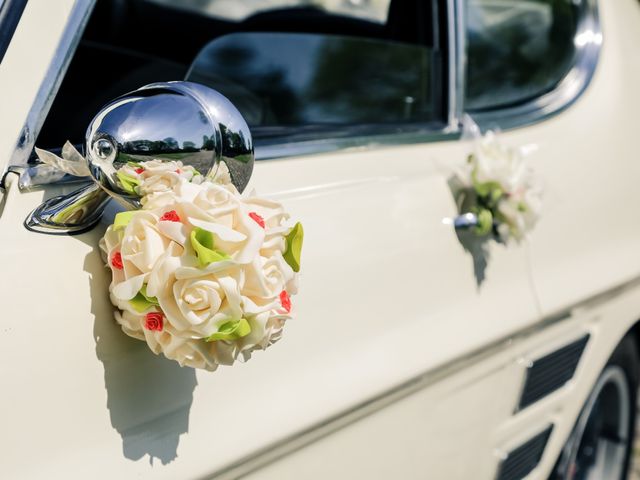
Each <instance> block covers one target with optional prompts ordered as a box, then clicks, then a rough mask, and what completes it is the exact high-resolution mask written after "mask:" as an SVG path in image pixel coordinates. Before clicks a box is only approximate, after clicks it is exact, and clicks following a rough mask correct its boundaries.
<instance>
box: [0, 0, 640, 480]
mask: <svg viewBox="0 0 640 480" xmlns="http://www.w3.org/2000/svg"><path fill="white" fill-rule="evenodd" d="M44 3H46V2H44ZM42 4H43V2H29V5H28V6H27V9H26V10H25V13H24V15H23V20H22V22H29V23H24V24H23V23H22V22H21V24H20V26H19V29H18V31H17V32H16V37H15V38H14V41H18V40H20V39H22V40H20V41H21V42H23V41H24V35H26V33H24V32H25V31H27V30H26V29H27V28H36V27H34V26H33V25H38V22H40V21H43V20H42V19H41V16H43V15H45V14H46V12H48V10H46V8H45V7H42V6H41V5H42ZM34 5H36V6H40V7H41V8H42V9H38V10H36V7H35V6H34ZM64 5H67V7H68V8H70V5H71V2H68V3H65V4H64ZM600 6H601V15H602V22H603V30H604V32H605V43H604V44H603V48H602V55H601V63H600V65H599V67H598V71H597V72H596V76H595V77H594V79H593V83H592V85H591V86H590V87H589V88H588V89H587V91H586V92H585V94H584V95H583V96H582V97H581V99H580V100H579V101H578V102H576V104H575V105H573V106H572V107H571V108H570V109H568V110H567V111H565V112H564V113H562V114H560V115H558V116H556V117H554V118H552V119H550V120H547V121H545V122H543V123H540V124H537V125H533V126H530V127H527V128H522V129H518V130H513V131H509V132H505V133H504V134H503V135H502V139H503V140H504V141H505V142H506V143H508V144H510V145H514V146H518V145H523V144H531V143H535V144H537V145H538V147H539V149H538V151H537V152H536V153H535V156H534V157H533V160H532V162H533V167H534V168H535V169H536V172H538V173H539V174H540V175H541V177H542V178H543V180H544V181H545V183H546V185H547V197H546V207H545V211H544V213H543V216H542V218H541V220H540V222H539V225H538V226H537V227H536V230H535V231H534V232H533V234H532V236H531V238H530V239H529V240H527V241H525V242H523V243H521V244H515V243H513V244H509V245H501V244H498V243H493V244H491V245H490V247H489V248H490V259H489V264H488V267H487V271H486V280H485V281H484V282H483V283H482V284H481V285H480V286H479V285H478V283H477V280H476V277H475V275H474V270H473V259H472V257H471V256H470V255H469V253H468V252H466V251H465V250H464V248H463V247H462V245H461V244H460V242H459V241H458V238H457V237H456V234H455V232H454V231H453V229H452V227H451V226H450V225H446V224H445V223H443V219H445V218H451V217H453V216H455V215H456V214H457V211H456V206H455V204H454V201H453V198H452V195H451V192H450V191H449V186H448V184H447V179H448V177H449V176H450V175H451V172H452V169H453V168H454V167H455V166H456V165H460V164H461V163H462V162H464V160H465V158H466V155H467V154H468V153H469V151H470V148H471V145H470V144H469V143H468V142H457V141H447V142H434V143H425V144H416V145H411V146H391V147H390V146H386V147H375V148H374V147H373V146H369V148H362V149H353V150H348V151H341V152H336V153H326V154H322V155H315V156H314V155H310V156H304V157H298V158H290V159H286V160H270V161H264V162H258V163H257V165H256V169H255V172H254V177H253V179H252V186H253V187H255V188H256V189H257V190H258V191H259V193H261V194H266V195H268V196H272V197H274V198H277V199H280V200H282V201H283V202H284V204H285V206H286V207H287V208H288V210H289V211H290V212H291V214H292V216H293V217H294V218H298V219H300V220H301V221H302V222H303V223H304V225H305V233H306V239H305V247H304V251H303V259H302V260H303V269H302V278H301V292H300V294H299V295H297V296H296V297H294V299H293V300H294V305H295V308H296V317H295V318H294V319H293V320H291V321H290V322H289V323H288V324H287V326H286V328H285V332H284V337H283V339H282V340H281V341H280V342H279V343H278V344H276V345H274V346H273V347H271V348H270V349H268V350H267V351H266V352H257V353H256V354H255V358H253V359H252V360H251V361H250V362H248V363H246V364H239V365H235V366H234V367H232V368H228V367H221V368H220V369H219V370H218V371H216V372H214V373H209V372H200V371H197V372H196V371H194V370H191V369H186V368H180V367H178V366H177V364H175V363H173V362H170V361H168V360H165V359H164V358H162V357H157V356H154V355H153V354H152V353H151V352H150V351H149V350H148V349H147V347H146V346H145V345H144V343H142V342H139V341H136V340H133V339H130V338H128V337H126V336H125V335H124V333H122V332H121V331H120V329H119V327H118V326H117V325H116V324H115V322H114V320H113V317H112V307H111V305H110V303H109V300H108V294H107V286H108V282H109V272H108V270H107V269H106V268H105V266H104V264H103V261H102V259H101V257H100V254H99V251H98V248H97V243H98V240H99V238H100V235H101V234H102V232H103V231H104V228H105V226H106V224H107V223H108V222H109V220H110V219H112V218H113V214H114V209H113V208H112V209H111V210H110V212H109V213H108V215H106V216H105V218H104V220H103V223H102V224H101V225H99V226H98V227H97V228H96V229H94V230H92V231H90V232H87V233H85V234H82V235H79V236H74V237H67V236H46V235H39V234H36V233H33V232H29V231H27V230H26V229H25V228H23V225H22V223H23V221H24V219H25V218H26V216H27V215H28V213H29V212H30V211H31V210H32V209H33V208H35V207H36V206H37V205H39V204H40V202H41V201H42V200H43V199H44V198H49V197H51V196H53V195H56V194H59V193H61V192H68V191H70V189H71V188H73V187H70V186H68V187H54V186H48V187H45V188H43V189H40V190H33V191H22V192H21V191H19V190H18V188H17V184H16V183H17V182H16V178H17V177H16V176H15V175H10V176H9V180H8V188H7V191H6V194H5V198H4V199H3V201H4V205H3V209H2V214H1V216H0V246H1V248H0V264H1V265H2V268H3V273H4V276H3V278H4V280H3V282H2V287H1V288H0V303H1V305H2V314H1V315H0V333H1V334H0V352H2V354H0V355H2V357H1V358H2V362H1V363H0V376H1V378H2V379H3V391H4V392H5V393H4V394H3V395H2V396H0V408H1V409H2V411H4V412H5V419H4V421H3V433H4V438H5V440H4V441H3V442H2V451H3V460H4V461H3V468H4V472H5V474H6V475H7V476H8V477H18V476H19V477H22V478H24V477H41V476H45V475H48V476H51V475H52V473H53V474H58V473H60V474H62V473H64V474H65V477H67V478H73V477H76V478H82V477H86V476H89V475H91V476H92V477H94V478H112V477H116V476H126V477H132V476H137V477H140V478H146V477H151V476H153V477H154V478H176V477H180V478H186V477H203V476H208V475H212V474H214V473H215V472H218V471H222V470H223V469H225V468H226V467H227V466H229V465H232V464H234V463H237V462H239V465H240V467H239V469H237V470H233V471H231V470H229V471H228V472H227V473H225V475H228V476H229V477H230V478H233V477H234V475H235V473H234V472H236V473H237V472H241V473H243V474H244V473H247V472H248V471H249V470H253V469H254V468H258V467H260V466H262V465H261V464H255V465H248V466H247V468H246V469H245V470H244V471H243V470H242V461H243V459H245V458H250V457H251V456H252V452H256V451H262V452H263V453H262V454H264V452H268V451H269V449H270V448H271V446H272V445H275V444H277V442H280V441H283V440H285V441H287V439H289V440H288V441H289V443H286V444H284V447H283V454H286V453H288V451H293V450H295V449H297V448H300V447H303V446H304V444H305V443H308V442H306V441H303V440H300V441H298V443H296V439H297V438H300V435H301V432H312V431H314V430H318V431H319V429H320V428H321V427H322V426H323V425H324V426H326V425H327V424H329V425H330V426H331V425H334V423H330V422H332V421H333V420H332V419H336V418H341V415H346V414H347V412H352V411H354V409H355V410H358V409H361V408H362V409H363V410H364V409H365V407H366V405H367V404H368V402H372V399H376V398H383V397H382V396H384V395H385V394H386V393H385V392H393V391H398V389H401V388H404V387H403V385H405V386H406V385H407V384H410V383H411V382H413V381H416V382H417V385H420V386H422V387H423V388H422V389H419V390H418V391H411V392H409V390H410V389H409V390H407V394H406V395H404V394H403V395H399V397H398V399H397V402H396V403H393V404H390V403H385V402H382V401H381V402H380V408H377V407H376V408H374V409H372V410H371V411H370V412H369V414H368V415H367V416H364V415H363V416H361V417H357V418H356V417H354V419H353V422H352V423H348V422H347V423H345V424H339V422H336V423H335V428H333V427H332V428H328V429H327V431H326V432H325V433H323V434H322V435H329V434H330V435H329V436H327V437H326V438H324V439H322V440H318V441H317V442H316V443H314V444H312V445H310V446H308V447H304V448H302V449H301V450H298V451H297V453H293V454H291V455H290V456H288V457H285V458H284V459H282V460H279V461H276V462H275V463H273V465H272V466H270V467H267V469H266V470H264V471H258V472H256V473H255V474H254V475H255V478H300V477H297V474H298V473H299V472H304V473H305V478H313V477H315V478H325V477H326V476H328V475H333V476H340V475H341V474H344V475H343V476H346V477H351V476H355V474H359V475H361V474H366V473H368V474H370V475H372V476H378V478H384V477H385V476H386V475H385V474H386V473H389V472H394V473H395V474H396V476H399V477H402V478H424V472H425V470H426V471H427V472H428V473H429V474H430V476H431V475H433V476H434V478H452V479H455V478H469V474H470V473H474V472H475V473H477V474H478V475H479V477H477V478H491V476H492V475H493V472H494V471H495V468H496V465H497V463H498V461H499V458H500V453H501V452H504V451H508V450H509V449H510V448H511V447H512V446H517V444H518V443H519V442H521V441H524V440H526V439H527V438H529V437H530V435H533V434H535V433H536V432H538V431H540V430H541V429H542V428H544V427H545V426H546V425H548V424H549V422H552V423H554V425H555V427H554V432H553V434H552V436H551V438H550V440H549V448H548V449H547V452H546V454H545V457H544V458H543V463H542V464H541V466H540V468H539V469H538V470H536V471H535V472H534V474H533V476H532V478H544V476H546V474H548V472H549V471H550V469H551V467H552V465H553V463H554V462H555V458H556V457H557V454H558V452H559V450H560V447H561V445H562V444H563V443H564V441H565V439H566V437H567V436H568V433H569V431H570V429H571V427H572V424H573V419H575V418H576V416H577V413H578V411H579V409H580V407H581V405H582V402H584V399H585V398H586V397H587V395H588V392H589V390H590V388H591V386H592V385H593V382H594V381H595V378H596V377H597V374H598V372H599V369H600V368H601V367H602V365H604V363H605V362H606V359H607V358H608V355H609V354H610V352H611V351H612V349H613V348H614V347H615V345H616V343H617V342H618V341H619V339H620V338H621V336H622V335H624V333H625V331H626V330H627V329H628V328H629V327H630V326H631V325H632V324H633V323H634V321H635V320H636V319H637V317H638V313H639V312H640V305H639V304H638V303H639V302H638V300H637V299H638V298H640V296H639V295H638V293H639V290H638V287H637V285H636V284H635V283H633V281H634V278H636V276H638V275H639V274H640V254H639V253H638V249H637V248H634V247H636V245H637V243H638V240H639V238H638V234H639V233H640V232H639V231H638V229H637V228H636V227H635V225H636V224H635V220H634V217H633V215H634V205H636V204H637V203H638V198H637V196H638V193H637V192H638V190H637V189H635V188H634V186H635V183H636V178H640V177H638V174H640V171H638V170H639V169H640V167H639V166H637V165H636V164H635V162H634V159H636V158H637V152H636V150H637V149H636V148H635V147H634V145H633V142H630V141H629V139H630V138H631V139H632V138H634V133H635V132H634V125H636V124H637V122H635V112H634V108H630V107H633V105H636V106H638V105H640V101H639V100H640V99H639V98H638V95H639V94H638V92H637V89H636V88H635V85H638V84H640V68H639V63H638V62H639V59H638V57H637V55H636V56H634V52H633V50H630V49H632V48H633V46H634V44H633V43H632V42H633V39H634V38H635V37H637V32H638V31H640V28H638V27H640V9H639V8H638V5H637V2H635V1H634V0H625V1H621V2H615V4H614V2H601V3H600ZM33 16H36V17H38V18H39V20H38V22H36V20H34V19H32V18H31V17H33ZM54 23H55V22H54ZM62 23H64V22H61V23H60V24H62ZM56 25H58V23H56ZM54 30H55V29H53V27H52V30H51V31H52V32H54ZM20 32H23V33H20ZM19 35H22V37H21V36H19ZM43 35H44V34H43ZM53 35H54V33H52V37H50V38H49V37H46V38H45V37H44V36H43V37H41V38H42V39H43V41H47V38H48V40H49V41H51V42H54V40H53V39H54V38H55V37H54V36H53ZM636 43H637V42H636ZM30 48H31V47H30ZM47 48H49V47H47ZM30 51H31V50H30V49H29V48H28V47H27V46H26V44H25V43H18V44H16V46H15V47H14V45H13V44H12V46H11V48H10V49H9V51H8V53H7V58H9V55H13V56H14V57H13V58H14V59H16V58H19V55H21V56H24V55H27V54H28V53H29V52H30ZM47 51H48V52H49V53H48V55H51V54H52V50H47ZM41 53H42V56H40V54H38V57H37V58H34V62H36V61H37V62H38V64H39V65H40V64H42V63H43V62H45V60H43V59H44V58H46V56H45V53H46V51H45V50H43V52H41ZM38 59H39V60H38ZM14 61H17V60H14ZM22 62H24V60H22ZM6 65H9V66H11V65H13V67H12V70H11V71H9V70H8V68H6V69H3V68H5V62H3V64H2V66H1V67H0V86H2V87H3V91H11V92H16V93H15V96H16V97H21V98H16V99H14V100H13V101H12V102H13V103H12V104H11V106H12V108H14V109H15V110H12V111H14V112H16V119H12V120H11V121H9V120H6V119H5V117H6V116H5V115H3V116H2V119H3V120H2V122H4V123H0V142H1V143H0V152H2V154H3V155H4V157H3V158H2V159H1V160H0V162H2V161H5V159H6V158H7V155H8V156H10V154H11V150H12V148H13V146H14V143H12V142H14V140H12V136H14V137H15V136H17V135H18V134H19V130H20V126H21V125H22V123H23V122H21V121H19V120H18V118H24V117H26V115H27V112H28V109H29V105H30V103H29V102H30V101H32V100H33V95H35V92H36V91H37V88H38V87H37V86H35V84H34V85H31V82H25V84H24V85H23V84H21V83H20V82H19V78H20V77H19V76H18V74H16V73H14V72H15V71H20V68H19V67H20V65H23V63H20V65H18V63H13V64H12V63H9V64H6ZM22 71H24V70H22ZM39 72H40V71H39ZM43 75H44V73H42V72H40V73H38V72H34V82H35V78H42V76H43ZM23 97H24V98H23ZM5 152H6V155H5ZM250 188H251V187H250ZM567 225H570V226H571V228H570V229H568V228H567ZM629 281H632V284H628V283H627V282H629ZM619 285H627V286H628V285H631V286H629V288H628V289H623V290H621V291H618V290H615V287H617V286H619ZM612 288H614V291H611V289H612ZM603 292H604V293H606V295H604V296H603ZM594 296H596V298H597V299H598V302H596V303H595V304H591V303H588V302H589V301H590V299H592V298H594ZM584 302H587V303H584ZM558 315H559V316H558ZM523 332H524V334H523ZM585 332H588V333H590V334H591V336H592V337H591V340H590V344H589V346H588V351H587V353H588V360H584V361H583V363H582V364H581V366H580V367H579V370H578V372H577V373H576V378H575V381H573V382H571V384H570V385H567V386H566V388H563V389H562V390H561V391H559V392H557V394H554V395H552V396H550V397H549V398H547V399H545V400H543V401H541V402H540V403H539V404H536V405H534V406H532V407H531V408H530V409H527V410H525V411H523V412H519V413H518V414H517V415H514V414H513V413H514V408H515V405H516V403H515V402H516V400H517V394H518V391H519V386H520V385H521V379H522V374H523V372H524V369H525V365H526V360H527V359H528V358H535V357H537V356H539V355H542V354H544V353H545V352H548V351H552V350H553V349H554V348H556V347H560V346H562V345H564V344H566V343H568V342H570V341H571V340H572V339H575V338H576V337H577V336H579V335H581V334H583V333H585ZM521 335H524V336H522V337H521ZM587 353H585V356H587ZM454 365H456V366H457V367H455V368H452V369H451V370H448V369H447V368H448V367H451V366H454ZM416 379H427V380H428V381H426V380H425V383H424V384H423V383H420V382H418V381H417V380H416ZM376 405H377V404H376ZM385 407H386V408H385ZM452 412H453V413H452ZM345 418H346V417H345ZM328 422H329V423H328ZM342 427H344V428H342ZM338 428H342V429H341V430H338ZM376 432H379V435H377V436H376V437H375V438H374V439H373V440H371V439H372V437H374V435H375V434H376ZM465 432H467V434H466V436H465ZM322 435H319V436H318V438H319V437H320V436H322ZM309 439H310V440H309V441H311V440H314V439H316V438H313V437H312V436H309ZM404 441H407V442H408V444H409V446H408V447H407V448H403V447H402V442H404ZM363 442H367V444H368V445H369V448H368V449H366V450H365V449H362V451H359V450H357V447H360V448H361V445H362V443H363ZM425 450H426V451H427V453H425V454H424V455H421V452H423V451H425ZM351 452H353V455H349V453H351ZM385 454H386V458H385V456H384V455H385ZM176 455H177V456H176ZM265 458H267V457H266V456H265ZM367 459H368V460H369V463H367V465H365V466H363V462H365V461H366V460H367ZM265 462H266V460H265ZM248 463H249V462H247V464H248ZM161 464H164V465H161Z"/></svg>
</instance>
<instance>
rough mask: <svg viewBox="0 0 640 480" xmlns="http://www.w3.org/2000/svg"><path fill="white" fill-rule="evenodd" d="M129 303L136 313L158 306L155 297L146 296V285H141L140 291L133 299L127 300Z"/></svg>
mask: <svg viewBox="0 0 640 480" xmlns="http://www.w3.org/2000/svg"><path fill="white" fill-rule="evenodd" d="M129 303H130V304H131V306H132V307H133V309H134V310H135V311H136V312H144V311H145V310H147V309H149V308H151V307H157V306H159V305H160V304H159V303H158V299H157V298H156V297H150V296H149V295H147V286H146V285H142V288H141V289H140V291H139V292H138V293H137V294H136V296H135V297H133V298H132V299H131V300H129Z"/></svg>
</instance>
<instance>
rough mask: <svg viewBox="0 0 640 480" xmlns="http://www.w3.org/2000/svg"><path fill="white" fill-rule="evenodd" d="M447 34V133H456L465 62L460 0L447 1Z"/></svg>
mask: <svg viewBox="0 0 640 480" xmlns="http://www.w3.org/2000/svg"><path fill="white" fill-rule="evenodd" d="M447 32H448V35H447V39H448V42H447V63H448V83H449V91H448V97H449V102H448V103H449V111H448V113H447V123H448V128H449V131H451V132H457V131H459V130H460V122H461V120H462V115H463V104H464V92H465V72H466V62H467V60H466V30H465V17H464V4H463V2H462V0H447Z"/></svg>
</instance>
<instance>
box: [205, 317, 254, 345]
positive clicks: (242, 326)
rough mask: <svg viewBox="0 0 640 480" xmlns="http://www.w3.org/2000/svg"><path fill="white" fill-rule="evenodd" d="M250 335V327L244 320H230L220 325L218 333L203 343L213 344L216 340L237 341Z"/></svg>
mask: <svg viewBox="0 0 640 480" xmlns="http://www.w3.org/2000/svg"><path fill="white" fill-rule="evenodd" d="M250 333H251V325H249V322H248V321H247V320H245V319H244V318H241V319H240V320H231V321H229V322H225V323H223V324H222V325H220V328H218V331H217V332H216V333H213V334H211V335H209V336H208V337H207V338H205V339H204V340H205V342H215V341H216V340H237V339H239V338H242V337H246V336H247V335H249V334H250Z"/></svg>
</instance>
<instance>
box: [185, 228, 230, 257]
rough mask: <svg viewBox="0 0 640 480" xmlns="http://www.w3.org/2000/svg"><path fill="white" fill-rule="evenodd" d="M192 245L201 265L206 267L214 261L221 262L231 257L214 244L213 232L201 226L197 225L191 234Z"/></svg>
mask: <svg viewBox="0 0 640 480" xmlns="http://www.w3.org/2000/svg"><path fill="white" fill-rule="evenodd" d="M190 239H191V246H192V247H193V249H194V250H195V251H196V256H197V257H198V262H199V263H200V266H201V267H206V266H207V265H209V264H210V263H213V262H221V261H222V260H228V259H230V258H231V257H229V255H227V254H226V253H224V252H221V251H220V250H216V249H215V248H214V246H213V233H211V232H208V231H207V230H204V229H202V228H200V227H195V228H194V229H193V230H192V231H191V235H190Z"/></svg>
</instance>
